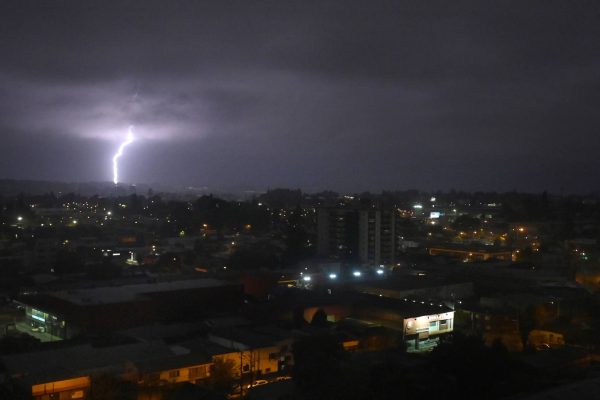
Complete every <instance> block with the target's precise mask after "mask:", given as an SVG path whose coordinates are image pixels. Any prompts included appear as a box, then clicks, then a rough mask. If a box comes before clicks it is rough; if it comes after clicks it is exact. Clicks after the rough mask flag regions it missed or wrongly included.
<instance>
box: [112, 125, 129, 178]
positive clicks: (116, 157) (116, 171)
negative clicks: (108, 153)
mask: <svg viewBox="0 0 600 400" xmlns="http://www.w3.org/2000/svg"><path fill="white" fill-rule="evenodd" d="M133 140H134V137H133V125H131V126H130V127H129V131H128V132H127V139H126V140H125V141H124V142H123V143H121V145H120V146H119V150H117V153H116V154H115V155H114V156H113V159H112V162H113V182H114V183H115V185H116V184H117V183H119V158H120V157H121V156H122V155H123V150H125V147H127V146H128V145H130V144H131V143H133Z"/></svg>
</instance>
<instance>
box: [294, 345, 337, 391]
mask: <svg viewBox="0 0 600 400" xmlns="http://www.w3.org/2000/svg"><path fill="white" fill-rule="evenodd" d="M292 351H293V354H294V379H295V381H296V384H297V385H298V388H299V389H300V391H301V392H302V393H304V394H305V395H306V396H307V397H308V398H312V399H331V398H334V395H335V393H336V390H335V386H334V385H332V384H331V383H332V382H335V381H336V380H339V379H340V378H341V377H342V375H343V374H342V373H341V362H342V359H343V357H344V349H343V347H342V345H341V344H340V343H339V341H338V340H337V338H336V337H335V336H331V335H327V336H311V337H307V338H303V339H301V340H298V341H297V342H296V343H294V346H293V349H292Z"/></svg>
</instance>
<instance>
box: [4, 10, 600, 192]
mask: <svg viewBox="0 0 600 400" xmlns="http://www.w3.org/2000/svg"><path fill="white" fill-rule="evenodd" d="M92 5H94V6H92ZM131 124H133V125H135V136H136V141H135V142H134V143H132V144H131V145H130V146H129V147H127V148H126V150H125V154H124V156H123V158H122V159H121V176H122V179H123V180H124V181H126V182H133V183H135V182H137V183H154V182H160V183H170V184H176V185H194V186H204V185H207V186H209V187H210V188H245V189H249V188H254V189H265V188H267V187H271V188H273V187H292V188H296V187H299V188H303V189H306V190H309V191H312V190H321V189H334V190H344V191H362V190H372V191H379V190H381V189H390V190H395V189H409V188H416V189H423V190H437V189H441V190H449V189H452V188H455V189H465V190H498V191H504V190H512V189H517V190H524V191H541V190H545V189H546V190H549V191H553V192H559V191H561V190H564V191H565V192H589V191H597V190H600V180H599V179H598V175H599V174H598V171H600V2H598V1H567V0H563V1H548V0H543V1H524V0H516V1H483V0H477V1H470V2H464V1H448V0H445V1H439V2H438V1H427V0H414V1H394V2H383V1H381V2H376V1H366V0H361V1H348V0H346V1H336V2H327V1H323V0H320V1H314V2H313V1H307V0H304V1H299V2H291V1H282V0H277V1H255V0H251V1H248V0H245V1H239V2H233V1H224V0H219V1H211V2H209V1H202V2H201V1H172V0H170V1H166V0H165V1H162V2H154V1H147V0H145V1H139V2H131V1H118V2H115V3H114V5H112V6H111V5H110V2H109V1H72V2H67V1H39V2H28V1H22V0H19V1H2V2H1V5H0V138H1V143H0V178H17V179H44V180H57V181H111V180H112V164H111V158H112V155H113V153H114V152H115V151H116V149H117V148H118V146H119V143H120V141H122V140H125V138H126V135H127V130H128V127H129V125H131Z"/></svg>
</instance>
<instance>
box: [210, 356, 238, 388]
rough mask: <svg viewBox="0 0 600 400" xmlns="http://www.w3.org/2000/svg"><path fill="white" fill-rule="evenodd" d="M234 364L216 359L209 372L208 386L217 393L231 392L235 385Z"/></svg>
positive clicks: (230, 361) (231, 361)
mask: <svg viewBox="0 0 600 400" xmlns="http://www.w3.org/2000/svg"><path fill="white" fill-rule="evenodd" d="M234 369H235V362H234V361H233V360H229V359H227V360H223V359H221V358H216V359H215V360H214V363H213V365H212V369H211V372H210V383H209V384H210V386H211V388H212V389H213V390H215V391H216V392H219V393H229V392H231V390H232V388H233V385H234V383H235V373H234Z"/></svg>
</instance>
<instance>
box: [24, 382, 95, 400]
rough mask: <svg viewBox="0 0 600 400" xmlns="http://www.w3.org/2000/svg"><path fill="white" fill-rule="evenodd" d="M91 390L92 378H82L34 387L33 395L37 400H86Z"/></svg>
mask: <svg viewBox="0 0 600 400" xmlns="http://www.w3.org/2000/svg"><path fill="white" fill-rule="evenodd" d="M89 389H90V377H89V376H80V377H75V378H70V379H64V380H60V381H54V382H47V383H40V384H36V385H33V386H32V387H31V395H32V397H33V398H35V399H36V400H63V399H69V400H70V399H73V400H75V399H86V398H87V396H88V392H89Z"/></svg>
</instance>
